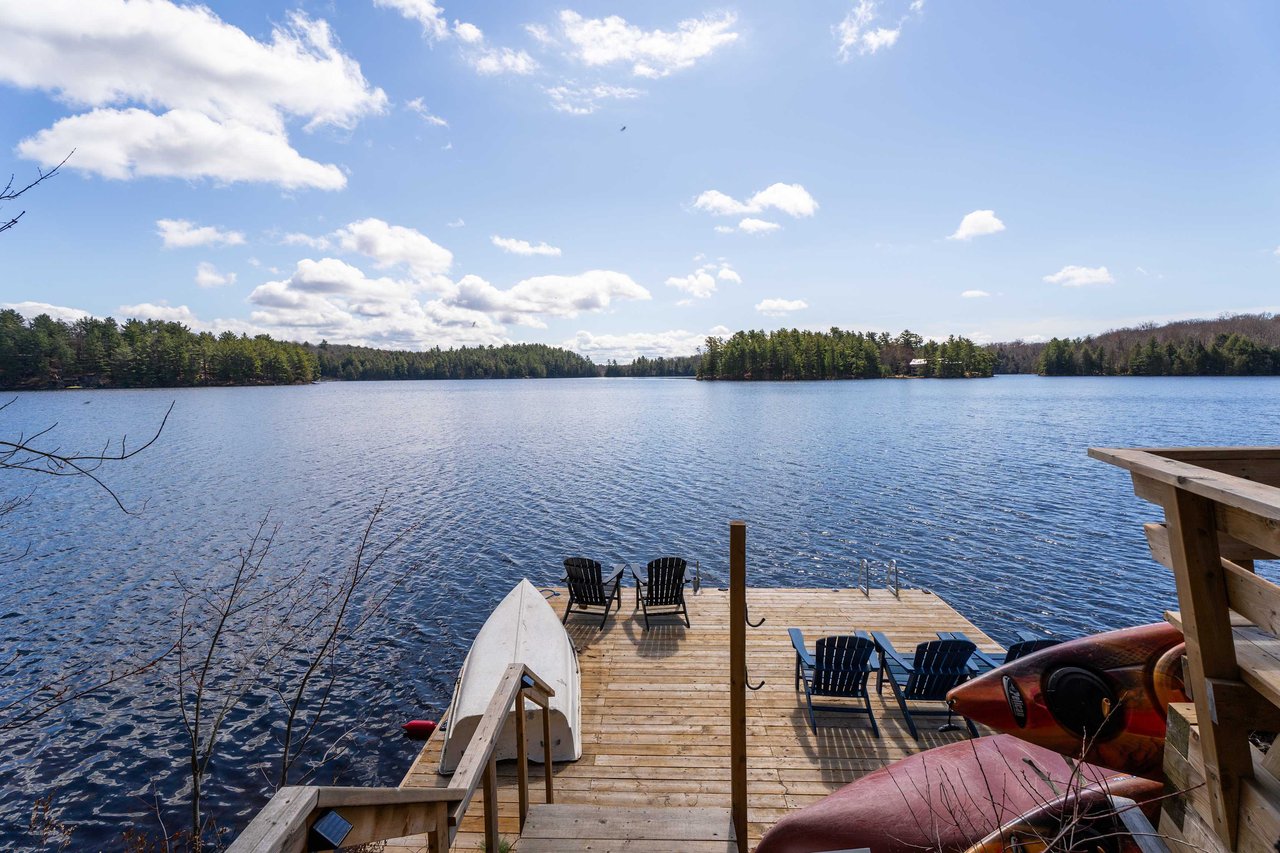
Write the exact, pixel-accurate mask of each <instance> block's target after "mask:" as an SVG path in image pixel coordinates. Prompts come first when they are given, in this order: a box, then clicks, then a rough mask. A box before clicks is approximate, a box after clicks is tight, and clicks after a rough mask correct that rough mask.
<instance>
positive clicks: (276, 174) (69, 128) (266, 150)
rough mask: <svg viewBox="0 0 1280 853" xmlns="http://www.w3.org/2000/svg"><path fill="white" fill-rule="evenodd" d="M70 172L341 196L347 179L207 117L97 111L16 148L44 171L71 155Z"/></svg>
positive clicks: (281, 140)
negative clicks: (208, 181) (206, 180)
mask: <svg viewBox="0 0 1280 853" xmlns="http://www.w3.org/2000/svg"><path fill="white" fill-rule="evenodd" d="M72 149H75V152H76V155H75V157H73V158H72V159H71V160H70V161H68V163H67V166H68V167H71V168H75V169H80V170H82V171H86V172H96V173H97V174H99V175H101V176H103V177H104V178H112V179H115V180H129V179H131V178H142V177H155V178H214V179H217V180H219V181H227V182H234V181H246V182H256V183H269V184H278V185H279V186H282V187H285V188H286V189H298V188H303V187H312V188H315V189H322V190H338V189H342V188H343V187H345V186H346V185H347V178H346V175H344V174H343V173H342V170H341V169H339V168H338V167H337V166H334V165H325V164H323V163H317V162H316V161H314V160H308V159H307V158H306V157H303V156H302V155H301V154H299V153H298V152H297V151H296V150H294V149H293V148H292V147H291V146H290V145H289V140H288V138H287V137H286V136H285V135H284V134H281V133H274V132H270V131H264V130H261V129H259V128H256V127H252V126H250V125H247V124H242V123H240V122H235V121H227V122H217V121H214V120H213V119H211V118H209V117H208V116H206V115H204V114H203V113H198V112H192V111H190V110H170V111H169V112H167V113H164V114H162V115H155V114H153V113H149V112H147V111H146V110H141V109H135V108H131V109H127V110H114V109H97V110H93V111H92V112H88V113H83V114H81V115H77V116H70V117H68V118H64V119H60V120H59V121H57V122H55V123H54V124H53V126H52V127H49V128H46V129H44V130H42V131H40V132H39V133H37V134H36V135H35V136H31V137H28V138H26V139H24V140H22V141H21V142H19V143H18V149H17V150H18V153H19V154H20V155H22V156H23V157H25V158H27V159H29V160H35V161H37V162H39V163H41V164H42V165H44V166H53V165H55V164H57V163H58V162H59V161H60V160H61V159H62V158H63V157H65V156H66V153H67V152H68V151H71V150H72Z"/></svg>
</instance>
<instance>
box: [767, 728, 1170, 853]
mask: <svg viewBox="0 0 1280 853" xmlns="http://www.w3.org/2000/svg"><path fill="white" fill-rule="evenodd" d="M1163 790H1164V788H1163V785H1162V784H1161V783H1159V782H1155V781H1152V780H1150V779H1143V778H1142V777H1139V776H1132V775H1130V774H1127V773H1117V772H1116V771H1114V770H1107V769H1105V768H1102V767H1097V766H1095V765H1092V764H1085V763H1082V762H1074V761H1071V760H1069V759H1067V758H1066V757H1064V756H1062V755H1059V754H1058V753H1056V752H1053V751H1051V750H1048V749H1044V748H1042V747H1038V746H1036V745H1034V744H1030V743H1026V742H1024V741H1020V740H1017V739H1015V738H1013V737H1011V736H1010V735H989V736H987V737H980V738H974V739H972V740H965V741H960V742H957V743H950V744H947V745H946V746H940V747H937V748H935V749H930V750H926V751H925V752H918V753H916V754H915V755H912V756H909V757H907V758H904V759H902V760H900V761H895V762H894V763H892V764H890V765H888V766H887V767H883V768H881V769H879V770H876V771H874V772H872V773H868V774H867V775H866V776H863V777H862V778H861V779H858V780H857V781H855V782H852V783H850V784H848V785H846V786H844V787H843V788H841V789H840V790H838V791H836V792H835V793H833V794H831V795H829V796H827V797H825V798H823V799H822V800H819V801H818V802H816V803H814V804H813V805H811V806H806V807H804V808H802V809H798V810H796V811H793V812H791V813H790V814H788V815H786V816H785V817H783V818H782V819H781V820H779V821H778V822H777V823H776V824H774V826H773V827H772V828H771V829H770V830H769V831H768V832H766V833H765V834H764V838H763V839H761V841H760V846H759V847H757V848H756V853H814V851H817V850H846V849H854V848H863V847H866V848H870V849H871V850H872V851H873V853H919V851H922V850H937V851H942V853H960V851H968V850H970V849H971V848H974V845H979V846H978V847H977V848H976V850H975V853H978V851H980V853H991V851H1000V850H1003V849H1004V848H1001V847H998V846H997V847H992V846H990V845H991V843H992V842H993V838H992V833H993V832H995V836H994V840H995V841H997V842H998V841H999V840H1000V839H1001V835H1000V833H999V832H998V830H999V829H1000V828H1002V827H1013V828H1016V829H1017V830H1018V831H1023V830H1024V829H1025V828H1026V827H1033V826H1040V825H1049V826H1062V825H1063V824H1064V822H1067V823H1070V822H1072V821H1074V820H1076V816H1077V814H1078V813H1079V810H1080V809H1082V808H1084V807H1086V806H1091V805H1093V804H1094V803H1096V802H1097V801H1098V800H1099V799H1100V798H1101V797H1103V796H1104V795H1107V794H1113V795H1116V796H1122V797H1128V798H1130V799H1132V800H1134V801H1136V802H1138V803H1139V804H1142V805H1144V806H1146V807H1147V808H1151V807H1152V806H1151V805H1150V804H1152V803H1154V802H1157V801H1158V798H1159V797H1160V795H1161V793H1162V792H1163ZM1156 807H1157V808H1158V806H1156ZM1004 837H1005V838H1007V837H1008V836H1007V835H1006V836H1004ZM982 845H987V846H982ZM1022 849H1026V850H1030V849H1038V848H1035V847H1026V848H1022Z"/></svg>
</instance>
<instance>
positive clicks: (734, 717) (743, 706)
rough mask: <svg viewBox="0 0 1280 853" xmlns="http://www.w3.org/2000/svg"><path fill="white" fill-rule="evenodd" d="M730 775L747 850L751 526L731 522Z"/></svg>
mask: <svg viewBox="0 0 1280 853" xmlns="http://www.w3.org/2000/svg"><path fill="white" fill-rule="evenodd" d="M729 776H730V782H731V784H730V790H731V792H732V793H731V798H732V807H733V832H734V835H735V836H736V837H737V841H738V853H747V525H746V522H743V521H731V522H729Z"/></svg>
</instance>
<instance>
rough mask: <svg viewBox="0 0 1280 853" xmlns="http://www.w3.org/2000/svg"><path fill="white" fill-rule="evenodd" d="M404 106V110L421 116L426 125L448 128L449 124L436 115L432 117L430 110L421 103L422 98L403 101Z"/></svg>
mask: <svg viewBox="0 0 1280 853" xmlns="http://www.w3.org/2000/svg"><path fill="white" fill-rule="evenodd" d="M404 106H405V109H408V110H411V111H413V112H415V113H417V114H418V115H419V116H421V118H422V120H423V121H425V122H426V123H427V124H433V125H435V126H436V127H448V126H449V122H447V121H445V120H444V119H442V118H440V116H438V115H433V114H432V112H431V110H429V109H427V105H426V104H424V103H423V102H422V98H414V99H413V100H411V101H405V104H404Z"/></svg>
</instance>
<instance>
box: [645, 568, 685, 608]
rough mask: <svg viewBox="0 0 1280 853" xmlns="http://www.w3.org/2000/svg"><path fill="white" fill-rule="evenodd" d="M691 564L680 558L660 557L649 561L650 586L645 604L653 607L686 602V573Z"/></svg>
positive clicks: (646, 590) (647, 589) (646, 588)
mask: <svg viewBox="0 0 1280 853" xmlns="http://www.w3.org/2000/svg"><path fill="white" fill-rule="evenodd" d="M688 566H689V564H688V563H687V562H686V561H685V560H683V559H681V558H680V557H659V558H658V559H656V560H650V561H649V585H648V586H647V587H645V591H644V603H645V604H647V605H649V606H650V607H653V606H662V605H665V604H679V603H680V602H681V601H683V600H684V571H685V569H686V568H688Z"/></svg>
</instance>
